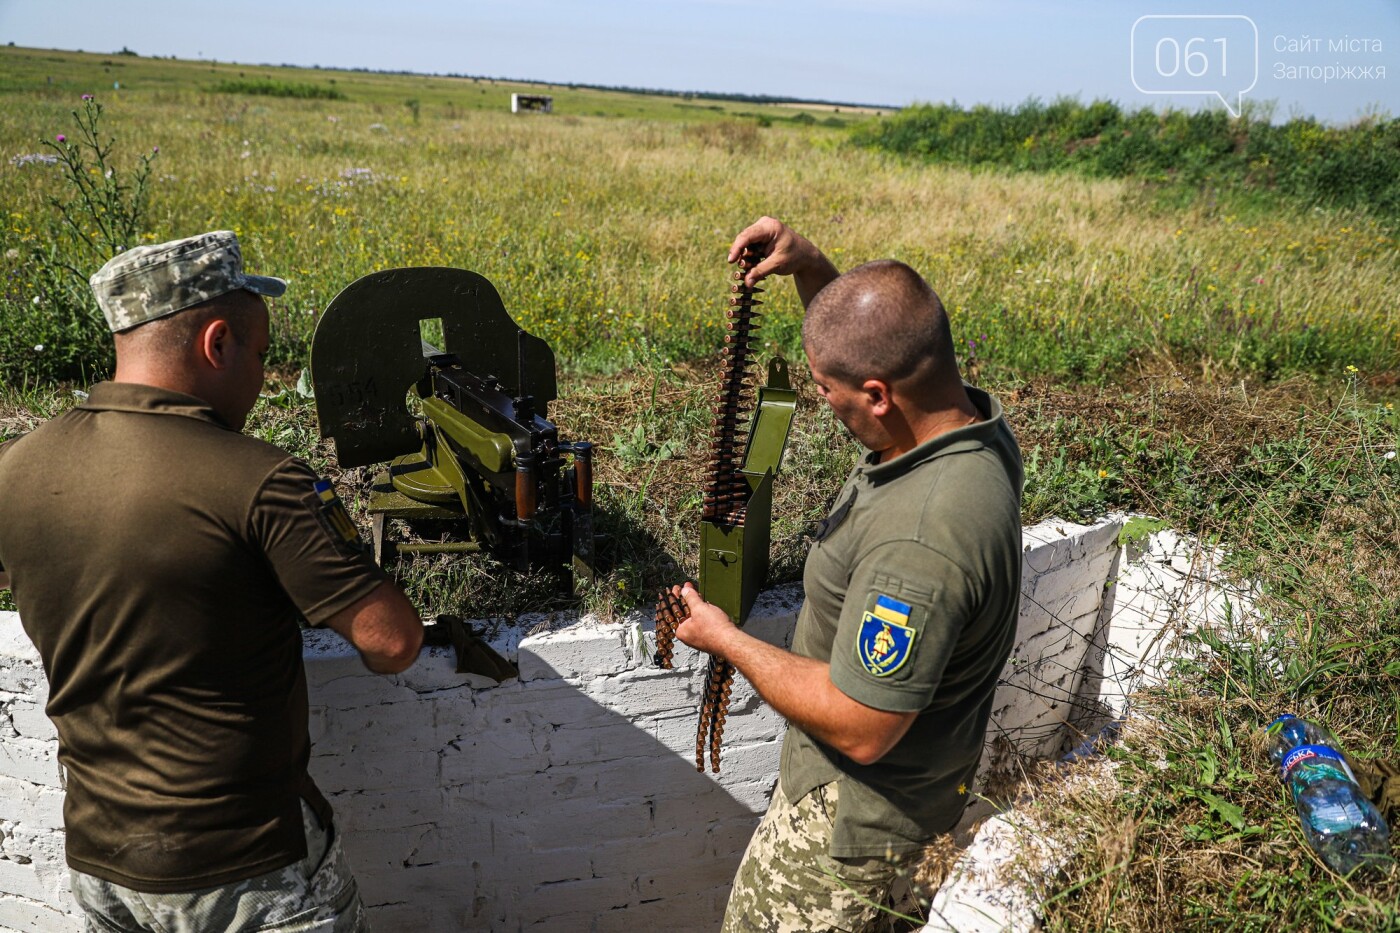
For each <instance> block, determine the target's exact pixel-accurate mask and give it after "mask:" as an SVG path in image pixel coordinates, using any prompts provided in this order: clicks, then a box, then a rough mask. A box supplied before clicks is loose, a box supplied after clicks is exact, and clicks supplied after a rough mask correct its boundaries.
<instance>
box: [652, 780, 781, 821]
mask: <svg viewBox="0 0 1400 933" xmlns="http://www.w3.org/2000/svg"><path fill="white" fill-rule="evenodd" d="M707 767H708V766H707ZM696 777H698V778H701V779H703V780H705V781H706V782H708V783H709V785H710V786H709V788H708V789H707V790H704V791H701V792H697V793H696V794H694V795H693V796H690V797H664V798H658V799H657V800H656V801H654V802H653V804H652V817H651V830H652V832H658V833H668V832H674V831H676V830H685V829H689V828H691V827H693V826H708V825H709V824H710V823H711V822H714V821H717V820H731V819H736V818H740V817H748V816H750V815H752V814H753V813H755V812H758V811H757V810H756V809H755V808H754V806H752V795H751V791H750V789H748V788H747V787H746V786H745V785H736V786H735V787H728V786H722V785H721V784H719V782H718V781H717V780H715V779H716V777H718V775H713V774H709V773H708V772H707V773H706V774H704V775H701V774H698V773H697V774H696ZM767 783H768V787H769V788H771V786H772V783H773V782H772V780H771V779H770V780H769V781H768V782H767ZM736 788H737V789H739V791H740V794H741V795H742V798H743V799H736V795H735V791H736ZM764 792H765V793H766V792H767V791H766V790H765V791H764ZM762 809H764V810H766V809H768V804H767V801H766V799H765V801H764V803H763V805H762Z"/></svg>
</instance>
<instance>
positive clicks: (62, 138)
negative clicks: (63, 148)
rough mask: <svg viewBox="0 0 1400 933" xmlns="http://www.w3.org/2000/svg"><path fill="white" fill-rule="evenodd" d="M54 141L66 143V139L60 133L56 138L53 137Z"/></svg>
mask: <svg viewBox="0 0 1400 933" xmlns="http://www.w3.org/2000/svg"><path fill="white" fill-rule="evenodd" d="M54 139H56V140H58V141H59V142H61V143H66V142H68V137H67V136H64V135H63V134H62V133H59V134H58V135H57V136H55V137H54Z"/></svg>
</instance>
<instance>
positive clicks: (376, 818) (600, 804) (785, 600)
mask: <svg viewBox="0 0 1400 933" xmlns="http://www.w3.org/2000/svg"><path fill="white" fill-rule="evenodd" d="M797 596H798V593H796V592H793V591H792V590H791V589H789V590H786V591H777V592H776V593H773V594H766V595H765V597H764V599H763V600H762V601H761V602H760V605H759V606H758V607H757V608H756V609H755V613H754V617H753V618H752V619H751V620H750V624H749V629H750V630H751V631H753V632H754V633H755V634H758V635H759V636H760V637H766V638H767V639H768V640H771V641H773V642H775V643H778V644H784V643H785V642H786V641H787V639H788V638H789V637H790V633H791V629H792V624H793V619H794V615H795V608H796V598H797ZM521 631H522V629H521V628H517V629H515V630H513V631H511V632H506V633H505V634H503V635H502V636H501V637H500V639H498V640H497V641H496V642H495V643H494V644H495V647H496V648H497V650H499V651H501V652H502V653H503V654H505V655H507V656H508V657H512V658H516V657H518V658H519V665H520V668H521V678H520V680H513V681H508V682H506V683H504V684H502V685H500V686H492V687H489V688H486V687H481V686H475V687H474V686H471V685H464V684H463V683H462V681H463V680H464V679H467V678H468V677H469V676H471V675H462V674H456V673H454V672H453V664H454V662H453V659H452V657H451V655H450V652H449V651H447V650H446V649H433V650H432V651H429V652H426V653H425V654H424V656H423V657H422V658H421V659H420V660H419V662H418V664H417V665H416V666H415V667H414V668H413V669H411V670H410V671H408V672H406V673H405V674H402V675H399V676H397V677H392V678H378V677H375V676H374V675H371V674H368V673H367V672H366V671H364V669H363V668H362V667H361V666H360V663H359V660H358V659H357V658H356V657H354V656H353V653H352V652H350V651H348V650H347V649H346V647H345V646H343V643H341V642H340V641H339V640H338V639H336V638H335V637H334V636H331V635H328V634H326V633H318V632H310V633H307V636H306V646H307V650H306V664H307V675H308V680H309V682H310V690H311V702H312V704H313V710H312V742H313V758H312V761H311V772H312V775H313V776H314V777H315V779H316V781H317V783H318V785H319V786H320V787H321V789H322V790H323V791H324V792H325V793H326V794H327V796H328V797H329V798H330V799H331V802H332V804H333V805H334V806H335V810H336V819H337V821H338V825H339V826H340V827H341V831H342V832H343V833H344V837H343V838H344V841H345V846H346V849H347V852H348V854H349V856H350V859H351V864H352V865H353V866H354V869H355V874H356V877H357V878H358V880H359V883H360V890H361V895H362V897H363V899H364V902H365V904H366V906H367V907H368V908H369V911H370V919H371V921H372V922H373V923H374V924H375V925H376V927H378V928H379V929H385V930H409V929H416V930H487V929H490V930H515V929H523V928H525V927H532V928H533V927H534V926H535V925H537V924H543V927H544V928H546V929H549V928H555V929H560V930H571V931H593V930H597V931H603V930H637V929H666V930H692V929H693V930H713V929H714V928H716V927H717V925H718V923H719V919H720V917H721V916H722V914H723V910H724V904H725V902H726V900H727V898H728V893H729V887H730V883H731V880H732V878H733V875H734V871H735V869H736V868H737V866H738V862H739V858H740V856H741V855H742V854H743V850H744V847H745V846H746V845H747V843H748V839H749V836H750V835H751V834H752V832H753V828H754V826H755V825H756V824H757V821H758V819H759V817H760V816H761V814H762V811H763V810H764V809H766V807H767V803H768V796H769V793H770V791H771V788H772V781H773V775H774V774H776V772H777V764H778V750H779V745H780V740H781V735H782V731H783V723H782V721H781V719H780V718H779V717H778V716H777V715H776V714H774V713H773V712H772V711H771V710H770V709H769V708H768V707H766V706H765V705H763V704H761V703H760V702H759V700H758V697H757V696H756V695H755V694H754V693H753V692H752V689H751V688H749V687H748V685H747V684H746V683H744V682H743V681H742V679H738V680H736V683H735V690H734V694H733V697H732V704H731V711H730V716H729V719H728V724H727V728H726V730H725V737H724V756H723V761H722V773H721V774H719V775H713V774H709V773H706V774H700V773H698V772H697V771H696V770H695V768H694V765H693V760H694V747H695V727H696V711H697V710H698V707H699V690H700V687H701V676H702V674H703V670H702V666H701V659H700V658H699V657H697V656H696V655H695V653H694V652H691V651H689V649H685V648H683V646H680V645H679V644H678V645H677V652H676V663H677V668H678V669H677V670H674V671H660V670H656V669H654V668H652V667H651V666H650V662H649V659H648V658H646V657H645V651H646V648H645V641H639V638H640V636H641V627H640V625H638V624H636V623H632V624H630V625H607V626H600V625H594V624H589V623H588V622H587V621H584V622H580V623H574V624H573V625H571V627H569V628H567V629H563V630H560V631H555V632H549V633H545V634H542V635H535V636H531V637H526V638H524V639H523V640H522V638H521V634H520V632H521Z"/></svg>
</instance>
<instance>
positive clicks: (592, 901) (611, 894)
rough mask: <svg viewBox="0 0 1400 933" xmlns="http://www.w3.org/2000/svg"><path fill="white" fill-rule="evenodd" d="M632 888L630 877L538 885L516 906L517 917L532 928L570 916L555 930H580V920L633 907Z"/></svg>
mask: <svg viewBox="0 0 1400 933" xmlns="http://www.w3.org/2000/svg"><path fill="white" fill-rule="evenodd" d="M633 885H634V882H633V880H632V879H630V878H626V879H624V878H587V879H584V880H582V881H559V882H555V883H554V884H539V885H535V886H534V887H533V888H532V889H531V890H530V892H529V894H528V895H527V896H526V897H525V899H524V901H523V902H521V903H520V904H518V905H517V910H518V914H517V915H518V916H519V918H520V920H521V922H522V923H524V924H526V925H529V924H535V923H539V922H540V921H542V920H548V919H550V918H553V917H558V918H562V917H563V916H564V915H566V914H567V915H571V918H570V922H569V923H568V924H566V925H563V926H558V927H556V929H560V930H567V929H573V930H577V929H578V927H577V926H573V925H572V924H573V923H577V922H578V919H579V918H582V917H596V916H597V915H598V914H602V913H606V912H607V911H610V910H613V909H616V908H619V907H626V906H628V905H629V904H631V903H632V902H633V900H634V899H635V889H634V886H633Z"/></svg>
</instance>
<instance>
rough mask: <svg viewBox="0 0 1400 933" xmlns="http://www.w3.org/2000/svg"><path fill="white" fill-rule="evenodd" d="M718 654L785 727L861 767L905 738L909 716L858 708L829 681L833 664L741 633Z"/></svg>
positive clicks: (734, 636)
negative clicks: (770, 708)
mask: <svg viewBox="0 0 1400 933" xmlns="http://www.w3.org/2000/svg"><path fill="white" fill-rule="evenodd" d="M720 654H721V655H722V656H723V657H724V658H725V660H727V661H729V662H730V663H731V664H733V665H734V666H735V667H736V668H738V669H739V673H741V674H743V675H744V677H745V678H747V679H748V681H749V683H751V684H753V687H754V689H755V690H757V691H758V693H759V696H761V697H763V699H764V700H766V701H768V704H769V705H770V706H772V707H773V708H774V709H775V710H777V711H778V712H779V713H781V714H782V716H783V717H784V718H785V719H787V720H788V722H790V723H792V724H793V725H795V726H797V727H798V728H799V729H801V730H802V731H803V732H805V733H807V734H808V735H810V736H812V737H813V738H815V739H817V740H819V741H821V742H824V743H826V744H827V745H830V746H831V747H832V748H834V749H836V750H837V751H839V752H841V753H842V754H843V755H846V756H847V757H849V758H851V759H853V760H854V761H857V762H859V763H861V764H870V763H872V762H875V761H878V760H880V759H881V758H883V757H884V756H885V754H886V753H887V752H888V751H889V750H890V749H891V748H893V747H894V745H895V743H896V742H898V741H899V740H900V739H901V738H903V736H904V733H905V732H907V731H908V729H909V726H910V724H911V723H912V722H913V721H914V714H913V713H891V712H887V711H885V710H878V709H874V708H872V707H869V706H866V705H865V704H863V703H859V702H857V701H855V700H853V699H851V698H850V697H848V696H846V694H844V693H842V692H841V691H840V690H838V689H837V687H836V685H835V684H833V683H832V682H831V665H829V664H827V663H825V662H823V661H817V660H815V659H813V658H806V657H803V656H802V655H799V654H793V653H792V652H791V651H786V650H784V649H782V648H778V647H776V646H774V645H770V644H768V643H767V642H764V641H760V640H759V639H757V638H754V637H753V636H752V635H749V634H747V633H745V632H743V631H741V630H739V629H734V631H733V633H732V634H731V635H729V636H727V637H726V638H725V644H724V646H723V648H722V650H721V652H720Z"/></svg>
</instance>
